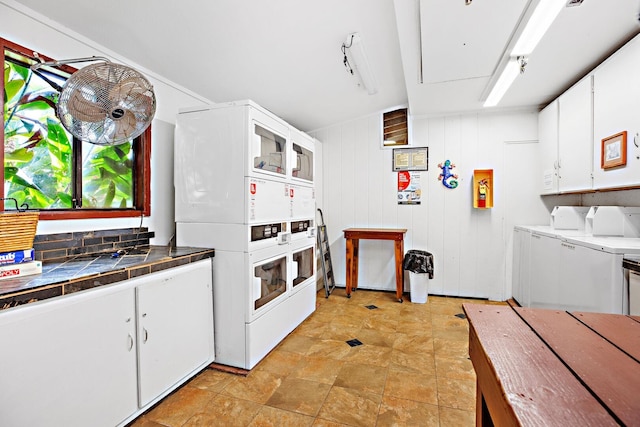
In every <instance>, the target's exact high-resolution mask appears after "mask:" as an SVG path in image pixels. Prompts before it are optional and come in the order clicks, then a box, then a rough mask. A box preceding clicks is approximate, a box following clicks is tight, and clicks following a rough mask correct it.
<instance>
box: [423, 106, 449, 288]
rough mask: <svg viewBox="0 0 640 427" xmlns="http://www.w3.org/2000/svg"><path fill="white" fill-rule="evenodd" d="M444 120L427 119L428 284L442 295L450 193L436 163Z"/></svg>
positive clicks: (441, 159)
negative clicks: (431, 267) (430, 162)
mask: <svg viewBox="0 0 640 427" xmlns="http://www.w3.org/2000/svg"><path fill="white" fill-rule="evenodd" d="M444 129H445V126H444V119H443V118H434V119H429V156H430V157H431V156H432V158H433V163H434V168H433V173H432V174H431V173H430V174H429V179H430V180H431V184H432V185H430V186H429V208H428V209H429V223H428V229H429V240H428V242H427V243H428V245H427V246H428V247H429V252H431V253H432V254H433V265H434V276H433V279H432V280H430V282H429V292H430V293H433V294H437V295H442V294H443V292H444V273H445V271H444V265H445V263H444V255H445V254H444V239H445V236H446V230H445V229H444V227H443V224H444V217H445V215H446V206H445V192H446V191H450V190H449V189H447V188H445V187H444V186H443V185H442V183H441V182H440V181H438V175H439V174H440V170H439V169H438V163H442V162H444V161H445V160H446V158H445V140H444V138H445V132H444Z"/></svg>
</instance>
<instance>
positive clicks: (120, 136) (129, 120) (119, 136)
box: [110, 111, 138, 142]
mask: <svg viewBox="0 0 640 427" xmlns="http://www.w3.org/2000/svg"><path fill="white" fill-rule="evenodd" d="M113 124H114V129H113V132H112V133H111V135H110V139H111V141H112V142H118V141H122V142H124V141H127V140H129V139H130V138H131V135H133V133H134V132H135V131H136V130H137V126H136V125H137V124H138V122H137V120H136V116H135V114H133V113H132V112H131V111H125V113H124V116H122V118H121V119H118V120H115V121H114V122H113Z"/></svg>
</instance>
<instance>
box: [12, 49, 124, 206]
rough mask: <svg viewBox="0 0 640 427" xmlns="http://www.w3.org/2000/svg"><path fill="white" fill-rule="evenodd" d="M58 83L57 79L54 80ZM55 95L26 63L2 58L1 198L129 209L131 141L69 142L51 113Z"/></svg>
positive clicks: (30, 203) (41, 203) (28, 201)
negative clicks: (78, 176) (77, 175)
mask: <svg viewBox="0 0 640 427" xmlns="http://www.w3.org/2000/svg"><path fill="white" fill-rule="evenodd" d="M47 78H50V79H54V78H55V76H49V75H48V76H47ZM63 82H64V78H62V77H59V78H58V81H57V83H58V84H60V85H61V84H62V83H63ZM57 97H58V92H57V91H56V90H55V89H54V88H52V86H51V85H50V84H49V83H47V82H46V81H45V80H43V79H42V78H41V77H40V76H38V75H36V74H34V73H33V72H31V70H30V69H29V67H28V66H27V65H22V64H20V63H18V61H9V60H6V59H5V61H4V197H12V198H15V199H17V200H18V204H19V205H21V204H22V203H27V204H28V205H29V208H31V209H72V208H76V207H82V208H86V209H114V208H115V209H118V208H120V209H122V208H131V207H133V206H134V197H133V196H134V173H133V172H134V158H133V154H134V150H133V149H132V144H133V143H132V142H128V143H125V144H122V145H117V146H98V145H93V144H89V143H80V142H75V143H74V140H73V138H72V135H71V134H70V133H68V132H67V131H66V129H64V127H63V126H62V124H61V123H60V121H59V120H58V118H57V117H56V114H55V102H56V100H57ZM75 150H79V152H77V153H76V152H74V151H75ZM76 162H77V163H80V165H78V167H77V168H76V167H74V163H76ZM77 169H80V170H81V171H82V172H81V173H82V177H81V179H79V180H76V179H75V178H74V174H75V171H76V170H77ZM77 181H80V182H81V185H80V186H79V187H81V190H80V188H76V184H75V183H76V182H77ZM74 199H75V200H77V202H76V203H74ZM80 200H81V201H82V202H81V203H80V202H79V201H80ZM80 205H81V206H80ZM10 207H11V206H7V208H10Z"/></svg>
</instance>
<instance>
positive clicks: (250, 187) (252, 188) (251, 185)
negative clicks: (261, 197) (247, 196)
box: [249, 182, 256, 194]
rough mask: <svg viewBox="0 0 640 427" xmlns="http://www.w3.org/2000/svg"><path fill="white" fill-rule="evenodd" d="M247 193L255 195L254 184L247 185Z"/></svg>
mask: <svg viewBox="0 0 640 427" xmlns="http://www.w3.org/2000/svg"><path fill="white" fill-rule="evenodd" d="M249 192H251V194H256V183H255V182H252V183H251V184H249Z"/></svg>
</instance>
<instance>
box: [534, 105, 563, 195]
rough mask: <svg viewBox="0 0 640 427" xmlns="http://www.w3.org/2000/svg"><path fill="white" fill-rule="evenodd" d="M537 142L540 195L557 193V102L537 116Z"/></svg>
mask: <svg viewBox="0 0 640 427" xmlns="http://www.w3.org/2000/svg"><path fill="white" fill-rule="evenodd" d="M538 140H539V144H540V156H541V160H540V161H541V168H542V175H541V177H540V194H555V193H557V192H558V100H557V99H556V100H555V101H553V102H552V103H551V104H549V105H547V106H546V107H545V108H544V109H543V110H542V111H540V114H539V115H538Z"/></svg>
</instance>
